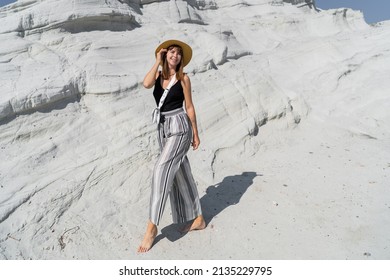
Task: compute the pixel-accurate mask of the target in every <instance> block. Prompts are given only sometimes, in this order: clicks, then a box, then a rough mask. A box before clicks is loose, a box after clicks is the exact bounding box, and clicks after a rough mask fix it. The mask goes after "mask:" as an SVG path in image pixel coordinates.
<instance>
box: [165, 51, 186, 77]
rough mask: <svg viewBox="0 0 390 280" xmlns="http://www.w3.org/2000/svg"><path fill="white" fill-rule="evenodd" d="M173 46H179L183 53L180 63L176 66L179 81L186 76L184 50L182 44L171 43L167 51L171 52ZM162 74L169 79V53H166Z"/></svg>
mask: <svg viewBox="0 0 390 280" xmlns="http://www.w3.org/2000/svg"><path fill="white" fill-rule="evenodd" d="M173 48H177V49H178V50H179V52H180V54H181V59H180V62H179V64H178V65H177V66H176V69H175V70H176V79H177V80H178V81H179V80H181V79H182V78H183V77H184V73H183V68H184V67H183V50H182V48H181V47H180V46H178V45H171V46H169V47H168V48H167V52H169V51H170V50H172V49H173ZM162 76H163V79H164V80H167V79H169V77H170V76H169V66H168V62H167V55H166V53H165V55H164V57H163V65H162Z"/></svg>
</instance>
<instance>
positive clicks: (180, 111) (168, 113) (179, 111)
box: [161, 107, 186, 117]
mask: <svg viewBox="0 0 390 280" xmlns="http://www.w3.org/2000/svg"><path fill="white" fill-rule="evenodd" d="M185 113H186V112H185V111H184V108H183V107H181V108H177V109H174V110H170V111H164V112H161V115H162V116H164V117H172V116H175V115H178V114H185Z"/></svg>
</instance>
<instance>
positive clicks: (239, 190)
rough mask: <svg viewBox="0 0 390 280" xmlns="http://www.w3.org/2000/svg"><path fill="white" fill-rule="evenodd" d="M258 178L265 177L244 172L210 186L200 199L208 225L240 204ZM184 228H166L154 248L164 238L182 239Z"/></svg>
mask: <svg viewBox="0 0 390 280" xmlns="http://www.w3.org/2000/svg"><path fill="white" fill-rule="evenodd" d="M257 176H263V175H262V174H257V173H256V172H243V173H242V174H240V175H233V176H227V177H225V178H224V179H223V180H222V182H219V183H217V184H215V185H212V186H209V187H208V188H207V190H206V194H205V195H204V196H203V197H202V198H201V199H200V203H201V205H202V211H203V216H204V218H205V220H206V225H209V224H210V222H211V221H212V220H213V219H214V218H215V217H217V216H218V214H220V213H221V212H222V211H223V210H225V209H226V208H227V207H229V206H231V205H235V204H237V203H239V202H240V199H241V197H242V196H243V195H244V193H245V192H246V191H247V190H248V188H249V187H250V186H251V185H252V184H253V179H254V178H255V177H257ZM183 227H184V225H183V224H182V225H177V224H171V225H169V226H166V227H164V228H163V229H162V230H161V234H159V235H157V237H156V239H155V240H154V244H153V246H154V245H156V244H157V243H158V242H159V241H160V240H162V239H164V238H167V239H168V240H169V241H171V242H174V241H176V240H178V239H180V238H182V237H183V236H185V235H186V233H182V232H180V229H181V228H183Z"/></svg>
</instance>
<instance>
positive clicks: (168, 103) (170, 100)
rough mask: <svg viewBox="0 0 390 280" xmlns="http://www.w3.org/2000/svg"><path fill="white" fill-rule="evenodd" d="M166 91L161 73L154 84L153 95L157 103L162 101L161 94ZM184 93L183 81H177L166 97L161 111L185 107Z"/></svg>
mask: <svg viewBox="0 0 390 280" xmlns="http://www.w3.org/2000/svg"><path fill="white" fill-rule="evenodd" d="M163 93H164V89H163V87H162V86H161V73H160V75H158V78H157V79H156V83H155V84H154V90H153V96H154V99H155V100H156V105H157V106H158V103H159V102H160V99H161V96H162V95H163ZM183 101H184V93H183V87H182V86H181V81H177V82H176V83H175V84H174V85H173V86H172V87H171V89H170V90H169V92H168V94H167V97H166V98H165V101H164V104H163V105H162V107H161V112H167V111H171V110H175V109H179V108H182V107H183Z"/></svg>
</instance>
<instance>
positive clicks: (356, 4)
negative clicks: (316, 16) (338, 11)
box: [316, 0, 390, 23]
mask: <svg viewBox="0 0 390 280" xmlns="http://www.w3.org/2000/svg"><path fill="white" fill-rule="evenodd" d="M316 4H317V7H318V8H321V9H334V8H352V9H354V10H361V11H363V13H364V18H365V20H366V22H367V23H374V22H378V21H383V20H390V1H389V0H316Z"/></svg>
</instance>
